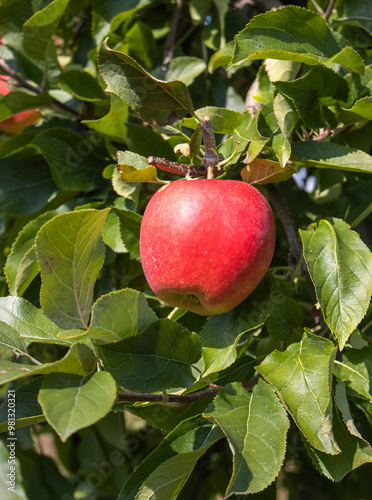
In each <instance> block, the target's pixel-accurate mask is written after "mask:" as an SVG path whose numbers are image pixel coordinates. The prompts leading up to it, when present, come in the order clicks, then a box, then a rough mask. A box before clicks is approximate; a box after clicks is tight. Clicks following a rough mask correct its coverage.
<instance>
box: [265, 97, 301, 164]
mask: <svg viewBox="0 0 372 500" xmlns="http://www.w3.org/2000/svg"><path fill="white" fill-rule="evenodd" d="M278 96H280V94H278ZM278 96H277V97H276V99H275V100H274V102H269V103H268V104H265V105H264V106H263V107H262V109H261V112H260V114H259V117H258V122H257V123H258V131H259V133H260V135H261V136H263V137H268V138H269V141H268V142H267V146H268V147H271V148H272V149H273V150H274V153H275V154H276V156H277V157H278V160H279V161H280V166H281V167H284V166H285V165H286V163H287V161H288V160H289V157H290V155H291V145H290V143H289V140H288V139H289V133H288V136H286V135H285V134H284V133H283V132H282V130H281V129H280V126H279V122H278V119H277V115H279V114H280V113H281V112H283V113H284V112H286V113H289V109H288V107H290V106H289V104H288V103H284V101H281V103H282V106H281V107H282V109H280V104H278V103H279V102H280V101H279V99H280V97H278ZM275 103H276V104H277V105H276V110H275V107H274V106H275ZM286 104H288V106H286ZM284 106H285V108H284ZM295 115H296V113H294V116H295ZM292 116H293V115H292ZM284 120H285V118H284V116H282V117H281V123H282V126H283V127H284V125H285V123H284ZM287 132H288V130H287Z"/></svg>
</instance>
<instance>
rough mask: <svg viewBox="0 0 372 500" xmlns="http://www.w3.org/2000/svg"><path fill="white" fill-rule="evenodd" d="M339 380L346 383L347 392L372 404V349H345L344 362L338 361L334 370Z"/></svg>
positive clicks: (369, 347)
mask: <svg viewBox="0 0 372 500" xmlns="http://www.w3.org/2000/svg"><path fill="white" fill-rule="evenodd" d="M333 371H334V374H335V376H336V377H337V378H339V379H340V380H342V381H343V382H345V383H346V387H347V391H348V392H349V393H350V394H352V395H353V396H356V397H358V398H362V399H365V400H367V401H369V402H370V403H371V404H372V386H371V379H372V347H371V346H367V347H364V348H362V349H351V348H349V347H346V348H345V352H344V354H343V356H342V362H341V361H338V360H336V361H335V365H334V368H333Z"/></svg>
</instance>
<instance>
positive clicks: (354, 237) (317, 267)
mask: <svg viewBox="0 0 372 500" xmlns="http://www.w3.org/2000/svg"><path fill="white" fill-rule="evenodd" d="M300 234H301V238H302V242H303V247H304V257H305V260H306V263H307V265H308V269H309V273H310V276H311V279H312V281H313V282H314V285H315V290H316V295H317V298H318V301H319V304H320V307H321V309H322V312H323V316H324V320H325V322H326V323H327V325H328V326H329V328H330V329H331V330H332V332H334V334H335V335H336V337H337V339H338V342H339V345H340V349H343V348H344V346H345V343H346V341H347V339H348V338H349V336H350V335H351V333H352V332H353V330H354V329H355V328H356V327H357V325H358V324H359V322H360V321H361V320H362V319H363V316H364V314H365V313H366V310H367V307H368V305H369V302H370V298H371V293H372V254H371V252H370V250H369V249H368V247H367V246H366V245H365V243H364V242H363V241H362V240H361V239H360V237H359V235H358V234H357V233H355V232H353V231H351V230H350V228H349V226H348V225H347V224H346V222H344V221H342V220H341V219H331V220H329V221H326V220H321V221H319V223H317V224H314V225H312V226H310V228H309V229H307V230H306V231H303V230H301V231H300Z"/></svg>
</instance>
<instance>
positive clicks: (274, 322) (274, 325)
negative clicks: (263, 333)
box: [265, 294, 304, 340]
mask: <svg viewBox="0 0 372 500" xmlns="http://www.w3.org/2000/svg"><path fill="white" fill-rule="evenodd" d="M303 319H304V314H303V312H302V309H301V307H300V305H299V303H298V302H297V301H296V300H294V299H291V298H289V297H287V296H286V295H283V294H277V295H274V296H273V297H272V299H271V301H270V313H269V317H268V318H267V320H266V323H265V324H266V329H267V331H268V333H269V335H270V337H272V338H273V339H277V340H289V339H290V338H291V337H292V336H293V334H294V333H297V334H299V335H300V336H301V335H302V331H301V334H300V327H301V325H302V322H303Z"/></svg>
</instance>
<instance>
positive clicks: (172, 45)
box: [162, 0, 183, 71]
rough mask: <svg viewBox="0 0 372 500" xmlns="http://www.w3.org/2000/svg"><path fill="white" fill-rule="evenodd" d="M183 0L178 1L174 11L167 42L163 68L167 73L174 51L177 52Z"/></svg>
mask: <svg viewBox="0 0 372 500" xmlns="http://www.w3.org/2000/svg"><path fill="white" fill-rule="evenodd" d="M182 4H183V0H176V8H175V9H174V12H173V16H172V20H171V26H170V31H169V33H168V36H167V39H166V41H165V49H164V59H163V64H162V68H163V69H164V70H165V71H166V70H167V69H168V65H169V63H170V61H171V60H172V59H173V56H174V51H175V50H176V36H177V28H178V23H179V20H180V19H181V12H182Z"/></svg>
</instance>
